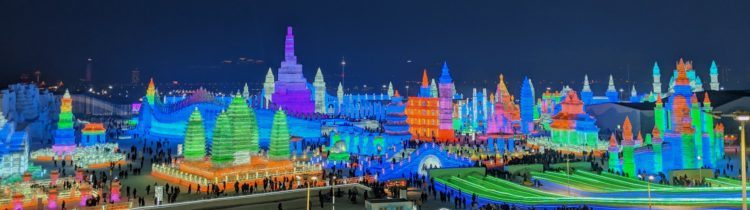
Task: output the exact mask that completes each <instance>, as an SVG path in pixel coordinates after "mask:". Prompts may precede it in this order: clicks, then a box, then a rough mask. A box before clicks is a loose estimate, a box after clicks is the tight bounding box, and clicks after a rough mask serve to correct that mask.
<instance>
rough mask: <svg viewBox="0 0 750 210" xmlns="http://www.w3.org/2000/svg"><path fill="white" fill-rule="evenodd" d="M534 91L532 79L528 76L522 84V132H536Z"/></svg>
mask: <svg viewBox="0 0 750 210" xmlns="http://www.w3.org/2000/svg"><path fill="white" fill-rule="evenodd" d="M534 101H536V100H535V99H534V92H533V90H532V87H531V80H530V79H529V78H527V77H524V79H523V85H521V110H520V112H521V132H522V133H524V134H531V133H532V132H534Z"/></svg>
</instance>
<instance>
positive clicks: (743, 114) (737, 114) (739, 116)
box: [709, 110, 750, 210]
mask: <svg viewBox="0 0 750 210" xmlns="http://www.w3.org/2000/svg"><path fill="white" fill-rule="evenodd" d="M709 114H710V115H712V116H714V117H715V118H721V117H731V118H734V120H736V121H738V122H740V165H741V168H740V174H741V178H742V180H740V181H741V182H742V210H747V162H746V161H747V160H746V159H747V158H746V153H745V146H746V145H745V123H747V121H750V112H748V111H741V110H737V111H734V112H732V114H728V115H724V114H721V112H714V113H709Z"/></svg>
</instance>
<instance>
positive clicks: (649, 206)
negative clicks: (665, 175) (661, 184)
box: [646, 175, 654, 209]
mask: <svg viewBox="0 0 750 210" xmlns="http://www.w3.org/2000/svg"><path fill="white" fill-rule="evenodd" d="M651 181H654V176H653V175H649V176H648V183H647V184H646V186H648V209H651Z"/></svg>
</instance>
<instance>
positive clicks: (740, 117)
mask: <svg viewBox="0 0 750 210" xmlns="http://www.w3.org/2000/svg"><path fill="white" fill-rule="evenodd" d="M733 115H734V119H735V120H737V121H740V161H741V162H742V163H741V165H742V168H741V169H740V171H741V174H742V210H747V162H746V161H747V160H745V159H746V157H745V156H746V154H745V123H746V122H747V121H749V120H750V113H748V112H745V111H735V112H734V113H733Z"/></svg>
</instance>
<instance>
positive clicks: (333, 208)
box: [331, 176, 336, 210]
mask: <svg viewBox="0 0 750 210" xmlns="http://www.w3.org/2000/svg"><path fill="white" fill-rule="evenodd" d="M335 186H336V176H333V185H332V186H331V202H332V204H331V210H336V189H335Z"/></svg>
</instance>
